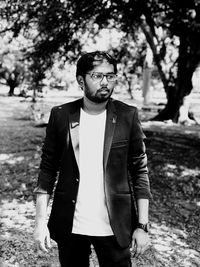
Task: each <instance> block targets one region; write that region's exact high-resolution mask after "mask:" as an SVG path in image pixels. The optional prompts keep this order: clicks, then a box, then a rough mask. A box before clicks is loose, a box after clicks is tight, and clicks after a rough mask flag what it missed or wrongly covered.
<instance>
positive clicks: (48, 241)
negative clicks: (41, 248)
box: [46, 235, 51, 248]
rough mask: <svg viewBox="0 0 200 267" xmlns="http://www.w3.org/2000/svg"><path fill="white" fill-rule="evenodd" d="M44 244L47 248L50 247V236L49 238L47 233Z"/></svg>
mask: <svg viewBox="0 0 200 267" xmlns="http://www.w3.org/2000/svg"><path fill="white" fill-rule="evenodd" d="M46 244H47V247H48V248H51V238H50V235H47V237H46Z"/></svg>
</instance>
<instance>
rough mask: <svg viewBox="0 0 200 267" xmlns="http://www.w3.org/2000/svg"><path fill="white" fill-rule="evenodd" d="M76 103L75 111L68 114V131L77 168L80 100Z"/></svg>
mask: <svg viewBox="0 0 200 267" xmlns="http://www.w3.org/2000/svg"><path fill="white" fill-rule="evenodd" d="M77 103H78V105H76V106H75V109H74V110H73V111H72V112H71V113H70V114H69V130H70V136H71V141H72V147H73V150H74V155H75V159H76V162H77V165H78V168H79V125H80V107H81V104H82V99H81V100H80V101H78V102H77ZM77 103H76V104H77Z"/></svg>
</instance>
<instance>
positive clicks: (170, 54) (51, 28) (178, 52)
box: [1, 0, 200, 121]
mask: <svg viewBox="0 0 200 267" xmlns="http://www.w3.org/2000/svg"><path fill="white" fill-rule="evenodd" d="M1 15H2V17H4V18H7V19H8V18H11V19H10V24H9V25H10V27H9V29H10V30H12V31H13V32H14V34H15V35H17V34H18V33H19V32H20V31H22V30H23V31H25V32H26V31H27V29H30V27H34V28H35V29H36V32H37V34H36V35H35V37H34V38H33V49H32V51H31V53H30V57H32V59H33V62H34V61H37V64H35V63H34V64H33V66H37V69H38V70H39V71H40V72H41V73H42V72H43V70H44V69H47V68H49V67H51V66H52V64H53V56H54V54H55V53H59V54H60V56H64V57H66V60H71V59H74V58H77V57H78V54H79V51H80V50H81V37H82V35H84V34H85V33H86V32H89V33H88V37H90V36H94V35H95V34H97V32H98V31H99V29H100V28H104V27H108V26H109V27H115V28H117V29H119V30H121V31H123V32H125V33H127V34H130V35H132V36H133V39H134V38H135V33H136V32H137V29H138V27H140V28H141V29H142V30H143V33H144V35H145V36H146V40H147V42H148V43H149V46H150V47H151V49H152V52H153V56H154V62H155V64H156V66H157V68H158V71H159V74H160V77H161V80H162V82H163V86H164V89H165V92H166V96H167V104H166V107H165V108H164V110H162V111H161V112H160V113H159V114H158V115H157V116H156V118H155V119H156V120H167V119H172V120H174V121H178V117H179V110H180V107H181V106H182V104H183V99H184V97H185V96H187V95H189V94H190V92H191V90H192V75H193V73H194V71H195V69H196V67H197V65H198V64H199V62H200V2H199V1H198V0H191V1H189V2H187V1H180V0H176V1H174V0H168V1H164V0H161V1H151V0H134V1H129V0H124V1H117V0H107V1H100V0H93V1H90V0H87V1H86V0H83V1H78V0H73V1H72V0H68V1H63V0H51V1H45V0H43V1H38V0H33V1H25V0H21V1H17V0H8V1H6V3H4V6H3V8H2V9H1ZM25 29H26V30H25ZM171 47H173V49H170V48H171ZM38 59H39V61H38ZM40 69H41V70H40ZM35 73H37V72H36V71H35ZM35 79H36V80H37V76H36V78H35Z"/></svg>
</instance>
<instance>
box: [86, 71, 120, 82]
mask: <svg viewBox="0 0 200 267" xmlns="http://www.w3.org/2000/svg"><path fill="white" fill-rule="evenodd" d="M95 73H97V74H101V75H102V78H101V80H99V81H97V80H96V82H102V81H103V79H104V77H106V80H107V82H115V81H116V80H117V74H115V73H110V74H109V73H107V74H104V73H102V72H95V71H94V72H86V74H90V77H91V79H92V80H93V81H95V80H94V78H92V75H93V74H95ZM108 75H114V76H115V80H113V81H109V80H108Z"/></svg>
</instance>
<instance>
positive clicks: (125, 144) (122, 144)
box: [111, 140, 128, 148]
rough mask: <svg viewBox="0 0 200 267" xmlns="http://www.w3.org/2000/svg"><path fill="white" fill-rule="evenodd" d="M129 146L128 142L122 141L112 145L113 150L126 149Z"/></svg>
mask: <svg viewBox="0 0 200 267" xmlns="http://www.w3.org/2000/svg"><path fill="white" fill-rule="evenodd" d="M127 145H128V140H120V141H116V142H113V143H112V146H111V147H112V148H118V147H126V146H127Z"/></svg>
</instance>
